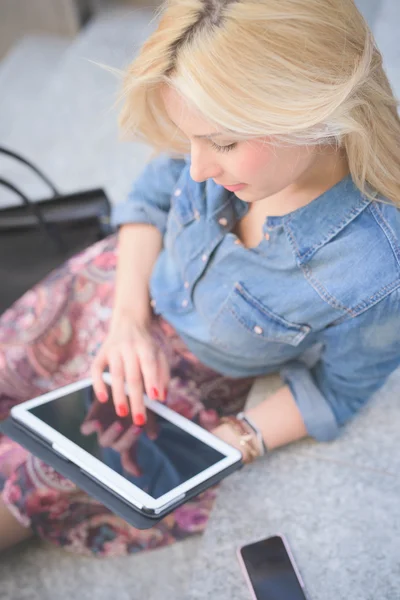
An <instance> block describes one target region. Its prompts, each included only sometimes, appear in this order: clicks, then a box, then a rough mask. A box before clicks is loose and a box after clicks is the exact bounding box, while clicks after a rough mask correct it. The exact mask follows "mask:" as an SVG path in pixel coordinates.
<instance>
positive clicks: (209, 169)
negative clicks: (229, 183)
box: [190, 150, 221, 183]
mask: <svg viewBox="0 0 400 600" xmlns="http://www.w3.org/2000/svg"><path fill="white" fill-rule="evenodd" d="M220 173H221V168H220V167H219V166H218V164H216V163H215V161H214V160H213V159H212V158H211V157H210V156H209V155H208V156H207V153H206V152H198V151H193V150H192V152H191V163H190V177H191V178H192V179H193V181H197V183H201V182H202V181H206V180H207V179H213V178H215V179H218V178H219V176H220Z"/></svg>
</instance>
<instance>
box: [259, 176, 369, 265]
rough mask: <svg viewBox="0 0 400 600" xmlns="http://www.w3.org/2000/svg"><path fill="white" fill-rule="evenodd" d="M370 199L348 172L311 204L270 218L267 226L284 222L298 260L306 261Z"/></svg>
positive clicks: (361, 209) (270, 226) (351, 219)
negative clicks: (364, 194) (363, 193)
mask: <svg viewBox="0 0 400 600" xmlns="http://www.w3.org/2000/svg"><path fill="white" fill-rule="evenodd" d="M371 202H372V201H371V200H370V199H369V198H367V197H365V196H363V195H362V193H361V191H360V190H359V189H358V188H357V186H356V185H355V184H354V182H353V180H352V178H351V175H347V176H346V177H345V178H344V179H341V180H340V181H339V182H338V183H336V185H334V186H333V187H332V188H330V189H329V190H327V191H326V192H324V193H323V194H321V196H318V198H316V199H315V200H313V201H312V202H310V203H309V204H307V205H305V206H302V207H301V208H298V209H297V210H295V211H293V212H291V213H288V214H287V215H283V216H281V217H268V218H267V220H266V229H272V228H274V227H277V226H282V225H283V227H284V228H285V230H286V231H287V233H288V236H289V241H290V243H291V245H292V247H293V250H294V252H295V253H296V255H297V257H298V260H299V263H300V264H305V263H307V262H308V261H309V260H310V259H311V258H312V256H313V255H314V254H315V252H316V251H317V250H318V249H319V248H321V246H324V245H325V244H327V243H328V242H329V241H330V240H331V239H332V238H333V237H335V236H336V235H337V234H338V233H339V232H340V231H341V230H342V229H344V227H346V225H348V224H349V223H350V222H351V221H353V220H354V219H355V218H356V217H357V216H358V215H359V214H360V213H361V212H362V211H363V210H365V208H366V207H367V206H369V204H370V203H371Z"/></svg>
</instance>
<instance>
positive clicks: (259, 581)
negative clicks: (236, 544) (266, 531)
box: [240, 536, 306, 600]
mask: <svg viewBox="0 0 400 600" xmlns="http://www.w3.org/2000/svg"><path fill="white" fill-rule="evenodd" d="M240 553H241V555H242V558H243V562H244V564H245V566H246V569H247V572H248V575H249V578H250V581H251V584H252V586H253V589H254V593H255V596H256V598H257V600H306V597H305V595H304V592H303V588H302V587H301V585H300V583H299V580H298V578H297V575H296V572H295V570H294V568H293V565H292V563H291V560H290V557H289V555H288V553H287V550H286V548H285V545H284V543H283V540H282V538H281V537H280V536H274V537H271V538H267V539H265V540H261V541H259V542H256V543H254V544H249V545H248V546H243V548H241V550H240Z"/></svg>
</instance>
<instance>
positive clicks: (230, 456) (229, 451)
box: [11, 372, 242, 514]
mask: <svg viewBox="0 0 400 600" xmlns="http://www.w3.org/2000/svg"><path fill="white" fill-rule="evenodd" d="M103 379H104V381H105V383H107V384H108V385H110V386H111V375H110V373H108V372H105V373H103ZM91 385H92V379H91V378H86V379H83V380H80V381H77V382H75V383H72V384H69V385H66V386H63V387H62V388H58V389H57V390H53V391H51V392H47V393H46V394H43V395H41V396H38V397H36V398H33V399H32V400H28V401H27V402H23V403H22V404H19V405H17V406H14V407H13V408H12V409H11V416H12V417H13V418H14V419H16V420H17V421H18V422H20V423H22V424H23V425H25V426H26V427H28V428H29V429H30V430H31V431H33V432H36V433H37V434H38V435H40V437H42V438H44V439H45V440H47V441H48V442H50V443H51V444H52V446H53V449H54V451H55V452H57V453H59V454H61V455H62V456H63V457H65V458H67V459H68V460H70V461H72V462H73V463H75V464H76V465H78V466H79V467H80V468H81V469H82V470H83V471H84V472H85V473H87V474H88V475H89V476H92V477H94V478H95V479H96V480H97V481H98V482H99V483H101V484H102V485H105V486H106V487H107V488H110V489H111V490H112V491H113V492H114V493H116V494H117V495H119V496H121V497H123V498H124V499H125V500H126V501H127V502H129V503H130V504H132V505H133V506H135V507H136V508H138V509H141V510H144V511H146V512H152V513H155V514H159V513H160V512H162V511H163V510H164V509H166V508H167V507H168V506H170V505H171V504H173V503H175V502H177V501H178V500H180V499H181V498H182V497H184V495H185V494H186V493H188V492H190V490H192V489H193V488H195V487H197V486H199V485H201V484H202V483H204V482H205V481H207V480H208V479H210V478H211V477H213V476H215V475H217V474H219V473H221V472H223V471H225V470H226V469H228V468H229V467H231V466H232V465H234V464H236V463H238V462H240V461H241V459H242V455H241V453H240V452H239V450H237V449H236V448H234V447H233V446H230V445H229V444H227V443H226V442H224V441H222V440H221V439H219V438H218V437H216V436H214V435H213V434H211V433H209V432H208V431H207V430H206V429H203V428H202V427H200V426H199V425H196V424H195V423H192V422H191V421H189V420H188V419H186V418H185V417H183V416H182V415H180V414H178V413H177V412H175V411H174V410H172V409H170V408H168V406H165V405H163V404H161V403H160V402H156V401H154V400H151V399H150V398H148V397H147V396H146V395H144V402H145V405H146V407H148V408H149V409H151V410H153V411H154V412H155V413H157V414H158V415H160V416H161V417H164V418H165V419H167V420H169V421H171V422H172V423H174V424H175V425H177V426H178V427H181V428H182V429H183V430H185V431H187V432H188V433H190V434H191V435H193V436H194V437H196V438H198V439H199V440H201V441H203V442H204V443H206V444H207V445H209V446H211V447H212V448H214V449H215V450H218V451H219V452H221V454H223V455H224V458H223V459H221V460H220V461H219V462H217V463H216V464H214V465H212V466H211V467H208V469H205V470H204V471H202V472H201V473H199V474H198V475H195V476H194V477H192V478H191V479H188V480H187V481H185V482H184V483H182V484H181V485H179V486H178V487H176V488H174V489H172V490H170V491H169V492H167V493H166V494H163V495H162V496H160V497H159V498H152V497H151V496H149V495H148V494H147V493H146V492H144V491H143V490H141V489H140V488H139V487H137V486H136V485H135V484H134V483H131V482H130V481H128V480H127V479H125V478H124V477H122V475H119V474H118V473H116V472H115V471H113V470H112V469H111V468H110V467H108V466H107V465H106V464H105V463H102V462H101V461H100V460H98V459H97V458H95V457H94V456H92V455H91V454H89V453H88V452H86V450H83V449H82V448H80V447H79V446H78V445H77V444H75V443H74V442H72V441H71V440H69V439H68V438H66V437H65V436H64V435H62V434H61V433H59V432H58V431H56V430H55V429H53V428H52V427H50V426H49V425H47V424H46V423H44V422H43V421H41V420H40V419H39V418H38V417H36V416H35V415H33V414H32V413H30V412H28V411H29V409H31V408H33V407H35V406H39V405H40V404H45V403H47V402H50V401H52V400H55V399H56V398H60V397H62V396H66V395H68V394H70V393H73V392H75V391H77V390H80V389H82V388H85V387H89V386H91Z"/></svg>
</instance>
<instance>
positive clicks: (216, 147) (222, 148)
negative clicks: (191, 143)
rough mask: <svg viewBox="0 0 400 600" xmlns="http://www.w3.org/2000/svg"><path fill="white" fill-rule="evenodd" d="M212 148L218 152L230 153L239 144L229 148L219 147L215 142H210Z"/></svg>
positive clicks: (231, 145) (230, 145)
mask: <svg viewBox="0 0 400 600" xmlns="http://www.w3.org/2000/svg"><path fill="white" fill-rule="evenodd" d="M210 143H211V147H212V148H214V150H216V151H217V152H229V150H233V149H234V148H235V147H236V146H237V142H235V143H233V144H229V146H218V145H217V144H215V143H214V142H213V141H210Z"/></svg>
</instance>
